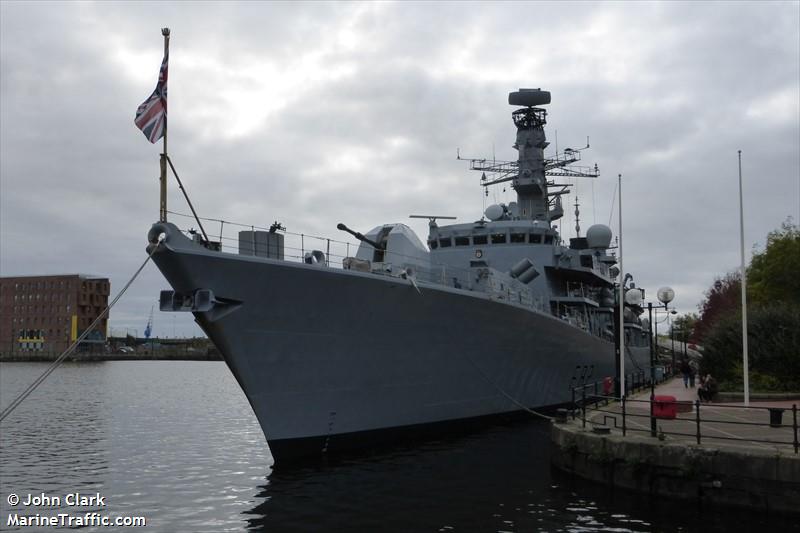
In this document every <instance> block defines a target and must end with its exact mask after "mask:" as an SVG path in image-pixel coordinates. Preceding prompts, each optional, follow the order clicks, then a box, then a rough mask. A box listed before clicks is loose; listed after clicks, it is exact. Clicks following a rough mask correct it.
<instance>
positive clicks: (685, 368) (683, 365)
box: [681, 359, 692, 389]
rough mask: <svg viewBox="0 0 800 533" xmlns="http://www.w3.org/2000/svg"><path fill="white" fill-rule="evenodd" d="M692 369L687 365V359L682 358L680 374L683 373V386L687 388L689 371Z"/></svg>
mask: <svg viewBox="0 0 800 533" xmlns="http://www.w3.org/2000/svg"><path fill="white" fill-rule="evenodd" d="M691 371H692V368H691V367H690V366H689V361H687V360H686V359H684V360H683V361H681V374H683V386H684V388H687V389H688V388H689V373H690V372H691Z"/></svg>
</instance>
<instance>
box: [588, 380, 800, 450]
mask: <svg viewBox="0 0 800 533" xmlns="http://www.w3.org/2000/svg"><path fill="white" fill-rule="evenodd" d="M602 386H603V384H602V382H596V383H593V384H587V385H583V386H580V387H575V388H574V389H573V391H572V419H573V420H575V419H577V417H578V416H580V418H581V424H582V426H583V427H584V428H585V427H586V423H587V413H591V416H590V419H589V420H588V422H589V423H590V424H592V425H594V426H596V427H601V428H605V430H610V429H611V427H613V428H614V429H618V430H621V432H622V435H623V436H627V434H628V433H629V432H634V433H635V432H640V433H647V434H649V435H650V436H651V437H654V438H658V439H662V440H663V439H664V438H665V437H666V436H668V435H672V436H676V437H689V438H691V439H693V440H694V441H695V442H697V444H701V443H702V442H704V440H712V439H713V440H722V441H738V442H749V443H760V444H777V445H786V446H792V447H793V448H794V453H795V454H797V453H800V440H798V420H797V404H796V403H795V404H792V407H791V408H788V407H769V406H766V407H765V406H744V405H726V404H719V403H714V404H710V405H709V404H703V403H702V402H701V401H700V400H696V401H693V402H692V401H686V400H683V401H682V400H664V399H659V397H655V398H652V397H651V399H646V400H634V399H630V398H628V397H627V394H625V395H623V396H622V397H617V396H614V395H613V394H602V393H601V394H598V391H602V388H601V387H602ZM606 388H607V386H606ZM626 389H627V387H626ZM640 406H641V407H642V409H638V407H640ZM735 410H738V411H739V412H738V413H737V412H735ZM637 411H638V412H637ZM726 411H728V412H730V413H731V415H730V416H729V417H728V418H721V416H724V413H725V412H726ZM787 411H788V415H789V416H790V420H789V421H788V423H784V421H783V415H784V414H786V412H787ZM761 413H763V416H761ZM681 415H685V416H681ZM741 415H744V416H741ZM600 416H601V417H602V419H600V418H599V417H600ZM642 419H645V420H648V421H649V427H647V426H644V425H640V424H638V423H636V421H637V420H642ZM609 422H610V423H611V424H613V426H609ZM658 422H661V424H658V425H657V423H658ZM664 422H670V424H664ZM712 424H713V425H714V426H712ZM637 426H640V427H637ZM721 427H724V428H736V427H738V428H746V429H757V428H763V429H764V430H766V431H763V430H759V431H756V432H755V433H754V434H752V435H742V434H740V435H735V434H733V433H730V432H729V431H731V432H732V431H734V430H733V429H729V431H725V430H723V429H721ZM656 428H657V429H656ZM767 428H772V429H776V428H782V429H784V430H785V429H790V431H788V432H787V431H783V432H782V433H777V432H775V433H772V434H770V433H769V430H767ZM784 436H785V437H786V438H785V439H784V438H780V437H784Z"/></svg>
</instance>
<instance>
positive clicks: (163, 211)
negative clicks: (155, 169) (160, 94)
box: [159, 28, 169, 222]
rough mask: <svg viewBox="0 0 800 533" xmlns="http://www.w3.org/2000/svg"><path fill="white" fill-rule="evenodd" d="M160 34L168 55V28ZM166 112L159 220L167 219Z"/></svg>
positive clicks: (165, 116)
mask: <svg viewBox="0 0 800 533" xmlns="http://www.w3.org/2000/svg"><path fill="white" fill-rule="evenodd" d="M161 35H163V36H164V57H169V56H168V54H169V28H161ZM167 126H168V122H167V113H166V110H165V112H164V153H162V154H161V161H160V163H161V178H160V185H161V202H160V209H159V220H160V221H161V222H166V221H167V131H168V130H167Z"/></svg>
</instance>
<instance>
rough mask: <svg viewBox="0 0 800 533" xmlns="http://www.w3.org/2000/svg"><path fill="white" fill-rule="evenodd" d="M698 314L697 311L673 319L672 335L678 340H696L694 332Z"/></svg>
mask: <svg viewBox="0 0 800 533" xmlns="http://www.w3.org/2000/svg"><path fill="white" fill-rule="evenodd" d="M697 322H698V316H697V314H696V313H686V314H685V315H680V316H678V317H677V318H675V319H673V320H672V328H671V329H670V337H673V338H674V339H675V340H676V341H678V342H695V335H694V332H695V330H696V328H697Z"/></svg>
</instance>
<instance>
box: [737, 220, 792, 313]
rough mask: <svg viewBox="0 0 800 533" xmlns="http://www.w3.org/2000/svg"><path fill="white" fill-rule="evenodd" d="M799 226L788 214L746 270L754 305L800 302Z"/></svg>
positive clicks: (755, 254) (748, 287) (748, 291)
mask: <svg viewBox="0 0 800 533" xmlns="http://www.w3.org/2000/svg"><path fill="white" fill-rule="evenodd" d="M798 273H800V228H798V226H797V225H795V224H793V223H792V218H791V217H789V218H788V219H786V221H785V222H784V223H783V224H782V225H781V227H780V229H777V230H774V231H771V232H770V233H769V235H768V236H767V246H766V248H765V249H764V251H763V252H756V253H754V254H753V259H752V260H751V261H750V268H748V269H747V297H748V301H750V300H752V302H753V303H755V304H763V305H769V304H771V303H776V302H786V303H789V304H795V305H798V304H800V275H798Z"/></svg>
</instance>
